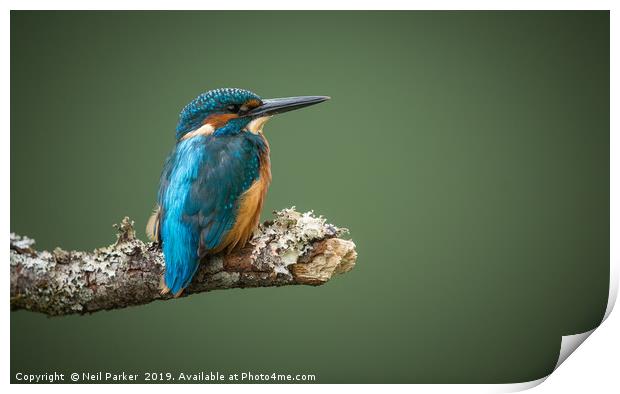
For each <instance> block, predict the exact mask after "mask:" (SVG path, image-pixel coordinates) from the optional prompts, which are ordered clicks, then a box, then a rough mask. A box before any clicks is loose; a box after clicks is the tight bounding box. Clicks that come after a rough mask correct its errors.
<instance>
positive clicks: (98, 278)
mask: <svg viewBox="0 0 620 394" xmlns="http://www.w3.org/2000/svg"><path fill="white" fill-rule="evenodd" d="M275 215H276V218H275V220H273V221H267V222H265V223H264V224H262V225H261V226H260V227H259V229H258V230H257V231H256V234H255V236H254V238H252V240H251V241H250V242H249V243H248V244H247V245H246V246H245V247H244V248H242V249H236V250H234V251H233V252H231V253H230V254H228V255H224V254H220V255H215V256H212V257H210V258H209V259H208V260H207V261H205V262H203V263H202V264H201V265H200V268H199V269H198V272H197V273H196V275H195V277H194V280H193V281H192V283H191V285H190V286H189V287H188V288H187V289H186V290H185V291H184V293H183V296H187V295H190V294H195V293H201V292H205V291H210V290H215V289H232V288H238V287H262V286H265V287H266V286H283V285H321V284H323V283H325V282H327V281H328V280H329V279H331V277H332V275H334V274H340V273H344V272H347V271H349V270H351V269H352V268H353V266H354V265H355V261H356V258H357V253H356V251H355V244H354V243H353V242H352V241H348V240H344V239H341V238H338V237H339V236H341V235H343V234H344V233H346V231H347V230H346V229H339V228H337V227H335V226H333V225H331V224H328V223H326V222H325V219H323V218H321V217H318V218H317V217H315V216H314V215H313V214H312V212H306V213H304V214H301V213H299V212H297V211H295V209H294V208H290V209H284V210H282V211H279V212H275ZM116 227H117V228H118V235H117V237H118V239H117V241H116V243H114V244H113V245H110V246H107V247H104V248H99V249H96V250H94V251H93V252H81V251H70V252H69V251H65V250H62V249H60V248H56V249H54V251H52V252H48V251H43V252H37V251H35V250H34V249H32V245H33V244H34V240H32V239H30V238H27V237H22V236H18V235H15V234H13V233H11V309H13V310H15V309H27V310H31V311H36V312H41V313H45V314H48V315H52V316H57V315H68V314H73V313H81V314H84V313H91V312H96V311H100V310H104V309H117V308H125V307H128V306H132V305H140V304H146V303H149V302H152V301H155V300H168V299H170V298H172V296H171V295H160V294H159V283H160V277H161V274H162V273H163V271H164V259H163V256H162V253H161V250H160V248H159V247H158V245H157V244H154V243H146V244H145V243H144V242H142V241H140V240H139V239H137V238H136V236H135V231H134V229H133V222H132V221H130V220H129V218H127V217H125V218H124V219H123V221H122V223H121V224H120V225H118V226H116Z"/></svg>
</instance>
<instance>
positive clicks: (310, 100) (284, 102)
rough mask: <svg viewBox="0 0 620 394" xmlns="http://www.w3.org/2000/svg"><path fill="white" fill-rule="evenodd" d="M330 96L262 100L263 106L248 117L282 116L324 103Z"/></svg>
mask: <svg viewBox="0 0 620 394" xmlns="http://www.w3.org/2000/svg"><path fill="white" fill-rule="evenodd" d="M330 98H331V97H328V96H301V97H284V98H273V99H265V100H262V104H261V105H259V106H258V107H256V108H254V109H252V110H250V111H248V112H247V113H246V114H245V115H246V116H252V117H256V116H261V117H262V116H270V115H275V114H281V113H283V112H288V111H292V110H294V109H299V108H304V107H308V106H310V105H314V104H318V103H322V102H323V101H326V100H329V99H330Z"/></svg>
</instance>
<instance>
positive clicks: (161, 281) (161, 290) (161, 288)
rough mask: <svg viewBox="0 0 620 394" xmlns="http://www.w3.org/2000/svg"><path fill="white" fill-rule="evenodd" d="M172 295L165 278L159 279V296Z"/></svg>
mask: <svg viewBox="0 0 620 394" xmlns="http://www.w3.org/2000/svg"><path fill="white" fill-rule="evenodd" d="M168 293H170V289H169V288H168V286H166V281H165V280H164V276H163V275H162V276H161V278H160V279H159V295H166V294H168Z"/></svg>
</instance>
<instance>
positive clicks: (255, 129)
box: [245, 116, 271, 134]
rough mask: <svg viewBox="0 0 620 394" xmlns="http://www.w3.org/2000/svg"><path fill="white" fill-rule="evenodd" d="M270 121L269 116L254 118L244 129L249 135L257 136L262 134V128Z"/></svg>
mask: <svg viewBox="0 0 620 394" xmlns="http://www.w3.org/2000/svg"><path fill="white" fill-rule="evenodd" d="M269 119H271V116H263V117H261V118H256V119H254V120H253V121H251V122H250V123H248V125H247V126H246V127H245V128H246V129H247V130H248V131H249V132H250V133H254V134H258V133H262V132H263V127H264V126H265V123H267V121H268V120H269Z"/></svg>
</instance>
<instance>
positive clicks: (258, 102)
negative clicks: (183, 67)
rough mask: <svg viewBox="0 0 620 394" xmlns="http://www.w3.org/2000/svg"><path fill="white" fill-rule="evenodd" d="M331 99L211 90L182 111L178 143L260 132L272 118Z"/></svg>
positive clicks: (178, 126) (178, 129)
mask: <svg viewBox="0 0 620 394" xmlns="http://www.w3.org/2000/svg"><path fill="white" fill-rule="evenodd" d="M328 99H329V97H327V96H301V97H286V98H275V99H262V98H260V97H259V96H258V95H256V94H255V93H252V92H250V91H249V90H243V89H233V88H224V89H215V90H209V91H208V92H205V93H203V94H201V95H200V96H198V97H196V98H195V99H194V100H192V101H191V102H190V103H189V104H187V105H186V106H185V108H183V110H182V111H181V113H180V115H179V123H178V124H177V129H176V136H177V140H183V139H187V138H191V137H193V136H196V135H210V134H213V135H215V136H223V135H232V134H237V133H240V132H242V131H244V130H248V131H252V132H261V131H262V127H263V125H264V124H265V122H266V121H267V120H268V119H269V118H270V117H271V116H272V115H275V114H279V113H283V112H287V111H291V110H294V109H299V108H303V107H307V106H309V105H313V104H318V103H320V102H323V101H325V100H328Z"/></svg>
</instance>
